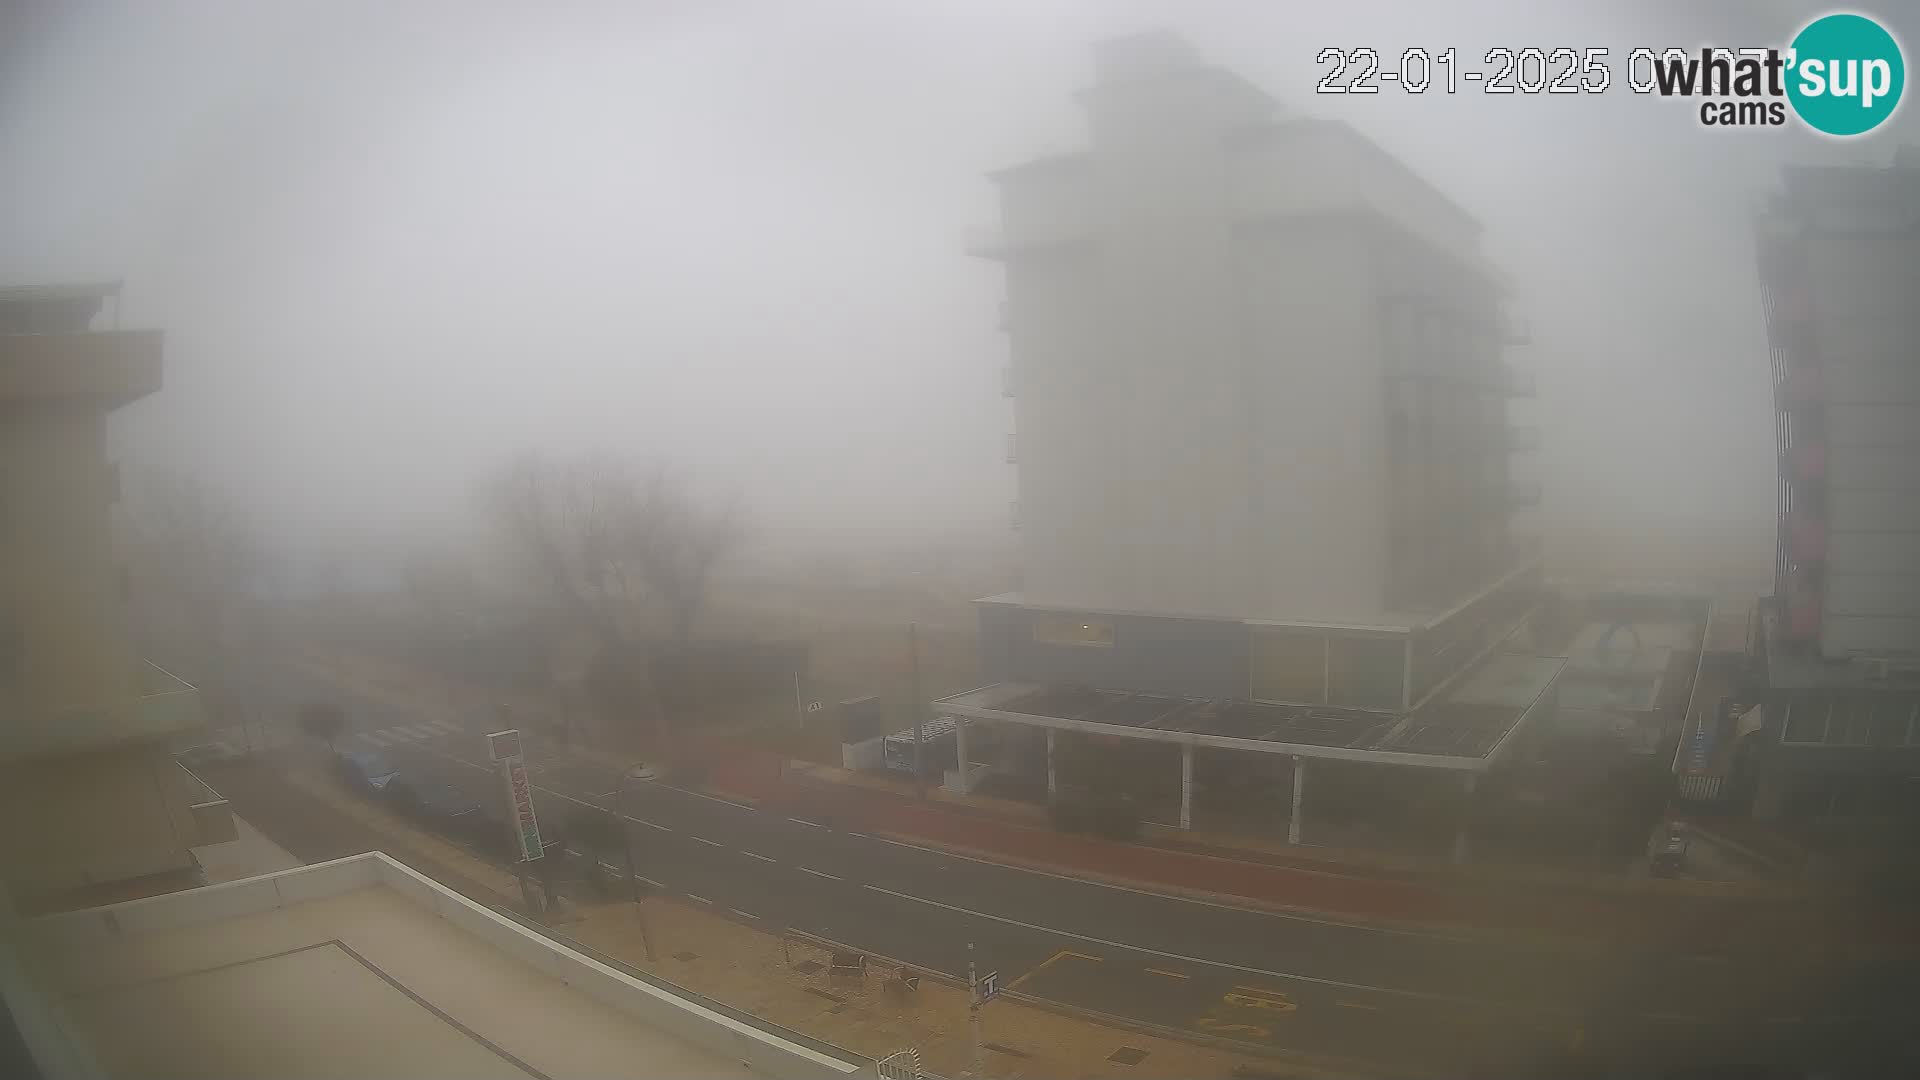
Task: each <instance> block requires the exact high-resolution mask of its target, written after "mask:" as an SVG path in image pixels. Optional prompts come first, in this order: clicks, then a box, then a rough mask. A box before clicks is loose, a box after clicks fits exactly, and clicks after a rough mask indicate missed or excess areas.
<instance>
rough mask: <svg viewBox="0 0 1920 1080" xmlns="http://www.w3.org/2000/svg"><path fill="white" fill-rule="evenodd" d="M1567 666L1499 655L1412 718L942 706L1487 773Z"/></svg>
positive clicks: (1062, 696)
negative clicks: (1512, 736)
mask: <svg viewBox="0 0 1920 1080" xmlns="http://www.w3.org/2000/svg"><path fill="white" fill-rule="evenodd" d="M1565 664H1566V661H1565V659H1564V658H1562V657H1556V656H1526V655H1520V654H1512V653H1503V654H1496V655H1495V656H1493V657H1492V658H1491V659H1490V660H1489V661H1488V662H1487V663H1486V664H1484V665H1482V666H1481V667H1480V668H1479V669H1477V670H1476V671H1475V672H1474V673H1473V674H1471V675H1470V676H1469V677H1468V678H1467V679H1466V680H1465V681H1464V682H1463V683H1462V684H1461V685H1460V686H1459V687H1457V688H1456V689H1454V690H1453V691H1451V692H1449V693H1447V694H1446V695H1445V696H1444V697H1443V698H1442V699H1441V700H1440V701H1437V702H1430V703H1428V704H1426V705H1424V706H1422V707H1420V708H1419V709H1416V710H1414V711H1413V712H1412V713H1409V714H1400V713H1394V712H1376V711H1371V710H1366V709H1349V708H1340V707H1337V706H1329V705H1276V704H1269V703H1267V702H1261V701H1238V700H1206V699H1199V698H1182V697H1173V696H1168V695H1161V694H1142V693H1133V692H1129V691H1122V690H1096V689H1092V688H1088V687H1076V686H1048V685H1038V684H1032V683H995V684H993V685H991V686H983V687H979V688H977V689H973V690H969V691H966V692H965V693H961V694H954V695H952V696H950V697H945V698H941V699H940V700H939V701H936V702H934V706H935V707H936V708H940V709H946V710H948V711H950V712H951V713H953V714H954V715H958V716H965V717H969V718H973V719H979V720H997V721H1004V722H1010V723H1016V724H1030V725H1034V726H1038V727H1052V728H1061V729H1067V730H1082V731H1088V732H1092V733H1098V734H1109V735H1118V736H1121V737H1131V738H1138V739H1151V740H1157V741H1161V742H1176V743H1190V744H1194V745H1202V746H1220V747H1225V748H1229V749H1241V750H1251V751H1255V752H1264V753H1276V754H1297V755H1299V756H1301V757H1318V758H1337V759H1343V760H1348V761H1360V762H1372V763H1376V764H1385V765H1415V766H1422V767H1427V768H1447V769H1467V770H1481V769H1484V768H1486V767H1487V766H1488V765H1489V764H1491V763H1492V761H1493V760H1494V758H1495V757H1496V756H1497V754H1498V751H1499V750H1500V749H1501V748H1502V747H1503V745H1504V744H1505V742H1506V739H1507V736H1508V735H1509V734H1511V733H1512V732H1513V731H1514V730H1515V729H1517V728H1518V727H1519V726H1520V725H1521V723H1522V722H1523V721H1524V720H1526V718H1527V717H1528V716H1529V714H1531V713H1532V712H1533V711H1534V708H1535V706H1536V705H1538V704H1539V702H1540V701H1541V699H1542V698H1544V697H1545V696H1546V693H1547V691H1548V689H1549V688H1550V687H1552V685H1553V681H1554V679H1555V678H1556V677H1557V676H1558V675H1559V674H1560V671H1561V669H1562V668H1563V667H1564V666H1565Z"/></svg>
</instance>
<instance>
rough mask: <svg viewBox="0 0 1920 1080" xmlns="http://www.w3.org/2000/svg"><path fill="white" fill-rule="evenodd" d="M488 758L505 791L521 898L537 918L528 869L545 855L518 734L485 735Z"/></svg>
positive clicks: (539, 908)
mask: <svg viewBox="0 0 1920 1080" xmlns="http://www.w3.org/2000/svg"><path fill="white" fill-rule="evenodd" d="M487 755H488V757H490V758H491V759H492V760H493V763H494V767H495V768H497V769H498V770H499V771H500V781H501V784H502V786H504V787H505V789H506V796H507V832H508V835H509V836H510V837H511V841H510V843H511V844H512V848H511V850H515V851H518V852H519V855H520V857H519V858H518V859H516V860H514V864H513V865H514V871H515V872H516V873H517V874H518V875H519V877H520V899H521V900H522V901H524V902H525V903H526V905H527V914H529V915H531V916H533V917H534V918H536V919H537V918H539V917H540V916H541V915H542V914H544V912H543V910H542V905H541V904H540V903H538V902H536V901H535V899H534V894H533V883H532V882H531V881H530V880H529V879H528V877H527V869H528V867H529V865H530V864H532V863H533V862H534V860H536V859H539V858H542V857H543V856H545V855H546V850H545V849H544V848H542V847H541V846H540V820H539V818H537V817H535V816H534V812H533V784H532V782H531V781H530V780H529V779H528V778H527V757H526V754H525V753H524V752H523V750H522V749H521V746H520V732H519V731H517V730H514V729H508V730H506V731H496V732H494V733H493V734H491V735H488V736H487Z"/></svg>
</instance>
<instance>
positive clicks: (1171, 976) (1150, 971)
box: [1147, 968, 1193, 979]
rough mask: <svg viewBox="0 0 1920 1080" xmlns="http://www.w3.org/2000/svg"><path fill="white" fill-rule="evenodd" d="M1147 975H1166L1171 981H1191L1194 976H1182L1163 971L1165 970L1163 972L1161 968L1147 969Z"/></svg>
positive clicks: (1177, 973)
mask: <svg viewBox="0 0 1920 1080" xmlns="http://www.w3.org/2000/svg"><path fill="white" fill-rule="evenodd" d="M1147 974H1149V975H1165V976H1166V977H1167V978H1169V979H1191V978H1193V976H1191V975H1182V974H1180V973H1179V972H1177V971H1163V970H1161V969H1160V968H1148V969H1147Z"/></svg>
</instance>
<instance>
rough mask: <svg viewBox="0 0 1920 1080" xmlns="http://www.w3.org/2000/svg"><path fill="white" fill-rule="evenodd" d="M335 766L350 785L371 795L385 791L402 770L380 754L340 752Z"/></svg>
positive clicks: (343, 779)
mask: <svg viewBox="0 0 1920 1080" xmlns="http://www.w3.org/2000/svg"><path fill="white" fill-rule="evenodd" d="M333 766H334V769H335V771H337V772H338V773H339V774H340V779H341V780H342V781H344V782H345V783H346V785H347V786H348V787H350V788H353V789H355V790H357V791H363V792H366V793H367V794H369V795H378V794H381V793H383V792H385V791H386V790H387V785H388V784H390V783H392V782H393V778H394V777H395V776H396V775H398V773H399V771H400V770H398V769H396V768H394V767H393V763H392V762H390V761H388V760H387V759H386V758H385V757H383V756H381V755H379V754H338V755H336V756H335V757H334V759H333Z"/></svg>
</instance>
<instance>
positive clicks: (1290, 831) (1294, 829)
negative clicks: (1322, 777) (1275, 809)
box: [1287, 755, 1307, 844]
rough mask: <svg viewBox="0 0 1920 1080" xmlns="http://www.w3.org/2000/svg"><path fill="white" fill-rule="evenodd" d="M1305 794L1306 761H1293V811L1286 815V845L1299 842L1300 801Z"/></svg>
mask: <svg viewBox="0 0 1920 1080" xmlns="http://www.w3.org/2000/svg"><path fill="white" fill-rule="evenodd" d="M1306 792H1307V759H1306V758H1303V757H1300V756H1298V755H1295V756H1294V759H1293V811H1292V812H1291V813H1289V814H1288V815H1287V843H1289V844H1297V843H1299V842H1300V799H1301V796H1303V795H1305V794H1306Z"/></svg>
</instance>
